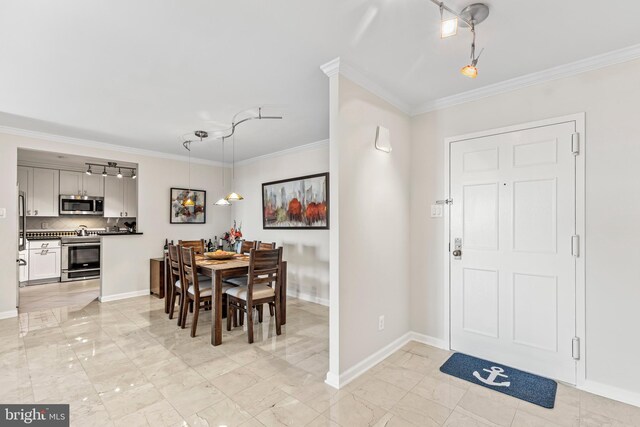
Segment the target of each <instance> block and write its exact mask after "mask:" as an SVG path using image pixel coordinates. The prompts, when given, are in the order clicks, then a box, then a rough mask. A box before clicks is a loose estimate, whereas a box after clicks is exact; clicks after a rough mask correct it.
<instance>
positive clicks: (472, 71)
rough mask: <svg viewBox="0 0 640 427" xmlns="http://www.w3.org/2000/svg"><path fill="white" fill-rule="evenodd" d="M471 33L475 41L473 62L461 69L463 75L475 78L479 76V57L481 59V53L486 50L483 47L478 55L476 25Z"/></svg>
mask: <svg viewBox="0 0 640 427" xmlns="http://www.w3.org/2000/svg"><path fill="white" fill-rule="evenodd" d="M471 34H473V41H472V42H471V64H469V65H465V66H464V67H462V68H461V69H460V73H462V75H463V76H466V77H469V78H471V79H475V78H476V77H478V68H477V67H476V65H477V64H478V59H480V55H482V52H483V51H484V49H482V50H481V51H480V53H479V54H478V56H476V29H475V25H472V26H471Z"/></svg>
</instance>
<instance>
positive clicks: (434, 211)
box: [431, 205, 442, 218]
mask: <svg viewBox="0 0 640 427" xmlns="http://www.w3.org/2000/svg"><path fill="white" fill-rule="evenodd" d="M441 217H442V205H431V218H441Z"/></svg>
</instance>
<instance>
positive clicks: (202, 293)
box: [180, 248, 232, 338]
mask: <svg viewBox="0 0 640 427" xmlns="http://www.w3.org/2000/svg"><path fill="white" fill-rule="evenodd" d="M180 254H181V256H180V259H181V261H182V289H183V292H184V295H185V297H184V298H183V304H182V307H181V309H182V311H181V313H180V314H181V316H182V321H181V324H180V326H181V327H182V328H183V329H184V328H185V326H186V324H187V310H188V306H189V305H191V303H193V322H192V323H191V337H192V338H193V337H195V336H196V330H197V328H198V314H199V313H200V309H201V308H204V309H208V308H210V307H211V306H212V304H211V302H212V281H211V279H210V278H208V280H201V279H200V278H199V275H198V272H197V270H198V266H197V264H196V252H195V250H194V249H193V248H180ZM231 287H232V286H230V285H223V286H222V293H223V295H224V292H225V291H226V290H227V289H229V288H231Z"/></svg>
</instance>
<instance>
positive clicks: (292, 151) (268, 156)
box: [236, 139, 329, 166]
mask: <svg viewBox="0 0 640 427" xmlns="http://www.w3.org/2000/svg"><path fill="white" fill-rule="evenodd" d="M324 147H329V140H328V139H323V140H321V141H316V142H312V143H310V144H304V145H299V146H297V147H292V148H287V149H285V150H280V151H276V152H274V153H269V154H264V155H262V156H256V157H252V158H250V159H246V160H242V161H239V162H236V166H244V165H249V164H251V163H255V162H257V161H260V160H264V159H271V158H273V157H280V156H284V155H287V154H295V153H299V152H302V151H310V150H317V149H320V148H324Z"/></svg>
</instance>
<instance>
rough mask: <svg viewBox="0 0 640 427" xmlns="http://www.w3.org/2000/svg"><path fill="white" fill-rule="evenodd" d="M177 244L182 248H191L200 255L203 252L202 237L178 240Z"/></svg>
mask: <svg viewBox="0 0 640 427" xmlns="http://www.w3.org/2000/svg"><path fill="white" fill-rule="evenodd" d="M178 246H182V247H183V248H193V250H194V251H195V253H196V254H198V255H202V254H203V253H205V252H206V251H205V245H204V239H200V240H178Z"/></svg>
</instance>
